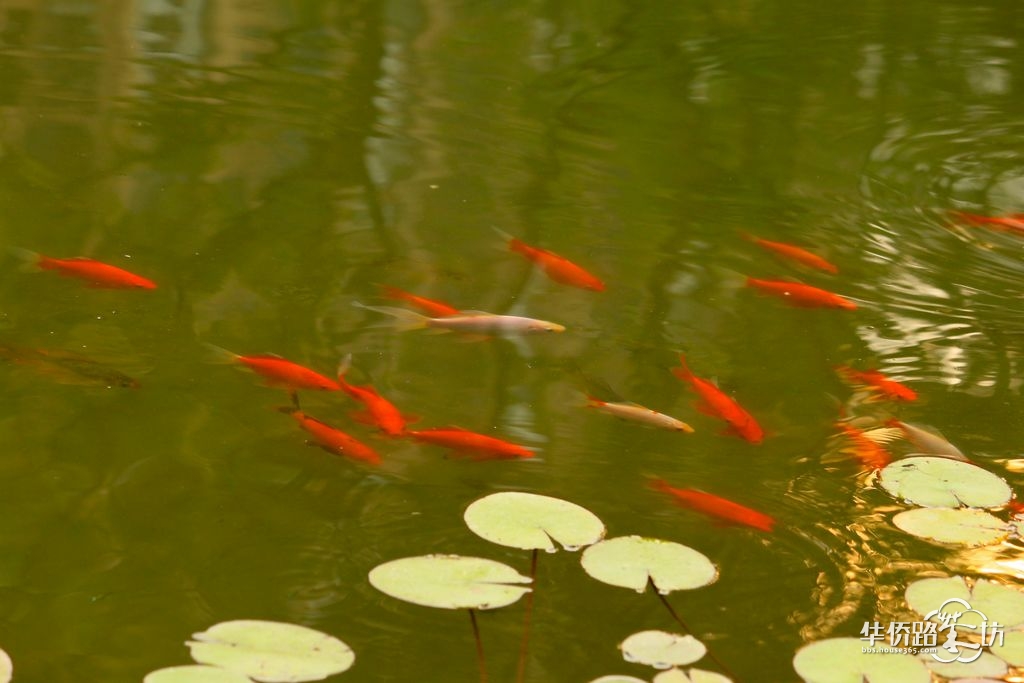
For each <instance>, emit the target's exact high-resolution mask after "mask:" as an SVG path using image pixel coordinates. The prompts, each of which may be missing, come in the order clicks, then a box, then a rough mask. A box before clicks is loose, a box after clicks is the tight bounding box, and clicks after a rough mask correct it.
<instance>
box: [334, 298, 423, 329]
mask: <svg viewBox="0 0 1024 683" xmlns="http://www.w3.org/2000/svg"><path fill="white" fill-rule="evenodd" d="M352 305H353V306H355V307H357V308H365V309H366V310H368V311H374V312H376V313H383V314H384V315H390V316H391V317H392V318H394V319H395V320H396V322H395V329H397V330H399V331H403V332H404V331H407V330H419V329H423V328H425V327H429V326H430V318H428V317H427V316H425V315H421V314H419V313H417V312H416V311H410V310H409V309H407V308H396V307H394V306H367V305H366V304H361V303H359V302H358V301H353V302H352Z"/></svg>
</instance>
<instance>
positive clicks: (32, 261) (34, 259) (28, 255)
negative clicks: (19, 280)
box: [7, 247, 43, 273]
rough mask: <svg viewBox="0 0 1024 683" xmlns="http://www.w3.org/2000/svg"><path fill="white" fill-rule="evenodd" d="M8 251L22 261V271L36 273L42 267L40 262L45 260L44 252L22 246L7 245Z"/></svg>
mask: <svg viewBox="0 0 1024 683" xmlns="http://www.w3.org/2000/svg"><path fill="white" fill-rule="evenodd" d="M7 251H8V252H10V254H11V256H13V257H14V258H16V259H18V260H19V261H20V262H21V266H20V268H19V269H20V270H21V271H23V272H26V273H35V272H37V271H38V270H39V269H40V265H39V263H40V262H41V261H42V260H43V255H42V254H39V253H37V252H34V251H32V250H30V249H22V248H21V247H7Z"/></svg>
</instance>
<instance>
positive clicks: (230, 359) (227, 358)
mask: <svg viewBox="0 0 1024 683" xmlns="http://www.w3.org/2000/svg"><path fill="white" fill-rule="evenodd" d="M206 346H207V348H209V349H210V350H211V352H212V353H213V357H214V361H215V362H222V363H238V364H239V365H244V366H245V367H247V368H249V369H250V370H252V371H253V372H255V373H256V374H257V375H260V376H261V377H263V378H264V380H266V384H267V386H269V387H274V388H277V389H288V390H289V391H296V390H298V389H314V390H317V391H340V390H341V385H339V384H338V383H337V382H335V381H334V380H333V379H329V378H327V377H324V376H323V375H321V374H319V373H317V372H314V371H313V370H310V369H309V368H307V367H303V366H301V365H299V364H298V363H293V362H292V361H290V360H285V359H284V358H281V357H280V356H275V355H273V354H269V353H268V354H257V355H255V356H240V355H238V354H237V353H232V352H231V351H228V350H227V349H222V348H220V347H219V346H214V345H213V344H207V345H206Z"/></svg>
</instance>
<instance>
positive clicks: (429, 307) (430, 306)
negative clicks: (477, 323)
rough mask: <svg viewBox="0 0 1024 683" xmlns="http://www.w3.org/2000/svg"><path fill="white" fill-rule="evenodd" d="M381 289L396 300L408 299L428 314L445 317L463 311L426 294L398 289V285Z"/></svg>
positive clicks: (388, 296)
mask: <svg viewBox="0 0 1024 683" xmlns="http://www.w3.org/2000/svg"><path fill="white" fill-rule="evenodd" d="M380 288H381V290H382V291H383V292H384V296H386V297H387V298H389V299H394V300H395V301H406V302H408V303H410V304H412V305H413V306H415V307H416V308H418V309H420V310H421V311H425V312H426V313H427V314H429V315H431V316H434V317H437V318H443V317H445V316H448V315H458V314H459V313H460V312H461V311H459V309H457V308H455V307H453V306H449V305H448V304H446V303H445V302H443V301H437V300H436V299H428V298H426V297H425V296H417V295H415V294H411V293H409V292H406V291H405V290H401V289H398V288H397V287H389V286H388V285H381V286H380Z"/></svg>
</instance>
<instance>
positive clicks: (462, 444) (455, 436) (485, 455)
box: [406, 427, 533, 460]
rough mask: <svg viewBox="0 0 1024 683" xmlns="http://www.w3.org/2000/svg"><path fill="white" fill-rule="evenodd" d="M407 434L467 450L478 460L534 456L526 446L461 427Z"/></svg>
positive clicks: (437, 444)
mask: <svg viewBox="0 0 1024 683" xmlns="http://www.w3.org/2000/svg"><path fill="white" fill-rule="evenodd" d="M406 435H407V436H411V437H412V438H414V439H416V440H417V441H422V442H424V443H431V444H434V445H435V446H443V447H445V448H451V449H453V450H457V451H466V452H468V453H471V454H473V455H474V456H475V457H476V459H477V460H490V459H495V458H497V459H506V458H532V457H533V451H531V450H530V449H529V448H526V447H525V446H520V445H519V444H515V443H510V442H508V441H502V440H501V439H496V438H495V437H493V436H487V435H486V434H478V433H476V432H471V431H469V430H468V429H463V428H461V427H441V428H435V429H421V430H419V431H412V430H409V431H407V432H406Z"/></svg>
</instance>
